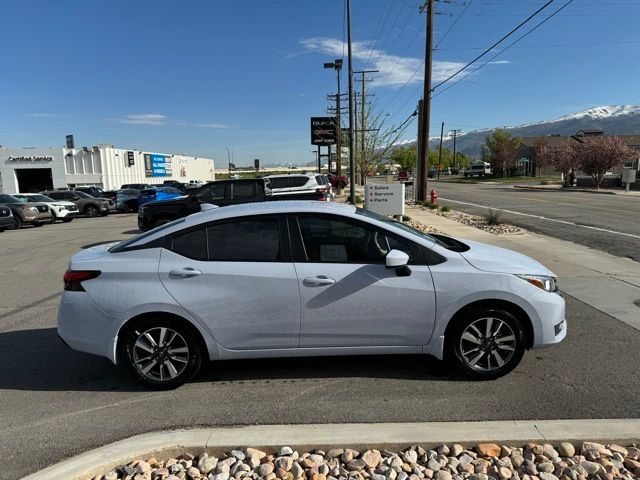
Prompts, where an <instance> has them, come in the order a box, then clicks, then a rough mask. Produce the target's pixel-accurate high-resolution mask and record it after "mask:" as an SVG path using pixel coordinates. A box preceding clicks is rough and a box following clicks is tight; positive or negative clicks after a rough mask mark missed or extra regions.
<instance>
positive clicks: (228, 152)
mask: <svg viewBox="0 0 640 480" xmlns="http://www.w3.org/2000/svg"><path fill="white" fill-rule="evenodd" d="M224 149H225V150H226V151H227V163H228V164H229V173H231V150H229V147H224Z"/></svg>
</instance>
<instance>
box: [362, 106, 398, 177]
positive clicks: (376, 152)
mask: <svg viewBox="0 0 640 480" xmlns="http://www.w3.org/2000/svg"><path fill="white" fill-rule="evenodd" d="M388 117H389V116H388V115H387V114H386V113H384V112H379V113H378V112H373V111H372V112H371V113H369V114H367V118H366V127H367V129H366V131H365V132H360V133H359V135H358V137H356V138H357V140H358V141H357V148H356V158H355V160H356V167H357V170H358V171H359V172H360V184H361V185H364V183H365V177H366V176H367V174H368V173H369V172H372V171H373V170H375V169H376V168H377V167H378V166H379V165H381V164H383V163H385V161H388V160H390V159H391V153H392V151H393V147H394V145H396V144H397V143H398V140H399V139H400V137H401V136H402V134H403V133H404V132H405V130H406V129H407V126H408V122H405V124H404V125H400V126H395V125H391V124H389V123H388V122H387V118H388ZM360 135H364V149H363V148H362V137H360Z"/></svg>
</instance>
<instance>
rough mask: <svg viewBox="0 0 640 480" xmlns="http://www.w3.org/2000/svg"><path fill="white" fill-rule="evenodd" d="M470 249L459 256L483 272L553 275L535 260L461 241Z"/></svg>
mask: <svg viewBox="0 0 640 480" xmlns="http://www.w3.org/2000/svg"><path fill="white" fill-rule="evenodd" d="M461 241H463V242H464V243H466V244H467V245H468V246H469V247H470V248H469V250H467V251H466V252H461V253H460V255H462V257H463V258H464V259H465V260H466V261H467V262H469V263H470V264H471V265H472V266H473V267H475V268H477V269H478V270H483V271H485V272H494V273H512V274H518V275H550V276H554V274H553V273H552V272H551V271H550V270H549V269H548V268H547V267H545V266H544V265H542V264H541V263H540V262H538V261H537V260H534V259H533V258H530V257H527V256H526V255H522V254H521V253H517V252H514V251H513V250H507V249H506V248H500V247H494V246H492V245H486V244H484V243H480V242H473V241H470V240H461Z"/></svg>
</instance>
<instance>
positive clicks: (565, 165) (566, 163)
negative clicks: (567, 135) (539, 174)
mask: <svg viewBox="0 0 640 480" xmlns="http://www.w3.org/2000/svg"><path fill="white" fill-rule="evenodd" d="M581 146H582V144H580V143H571V144H570V143H568V142H562V143H561V144H559V145H554V146H548V145H542V146H540V148H539V149H538V151H537V152H536V158H537V160H536V161H537V162H540V164H546V165H552V166H553V168H554V169H555V170H557V171H558V172H560V173H561V174H562V177H563V178H564V185H565V187H569V186H571V182H570V181H569V179H570V178H571V172H573V171H575V170H576V169H577V167H578V166H579V161H578V159H579V157H580V150H581Z"/></svg>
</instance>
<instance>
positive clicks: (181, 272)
mask: <svg viewBox="0 0 640 480" xmlns="http://www.w3.org/2000/svg"><path fill="white" fill-rule="evenodd" d="M199 275H202V272H201V271H200V270H196V269H195V268H191V267H186V268H176V269H175V270H171V271H170V272H169V276H170V277H178V278H191V277H197V276H199Z"/></svg>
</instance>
